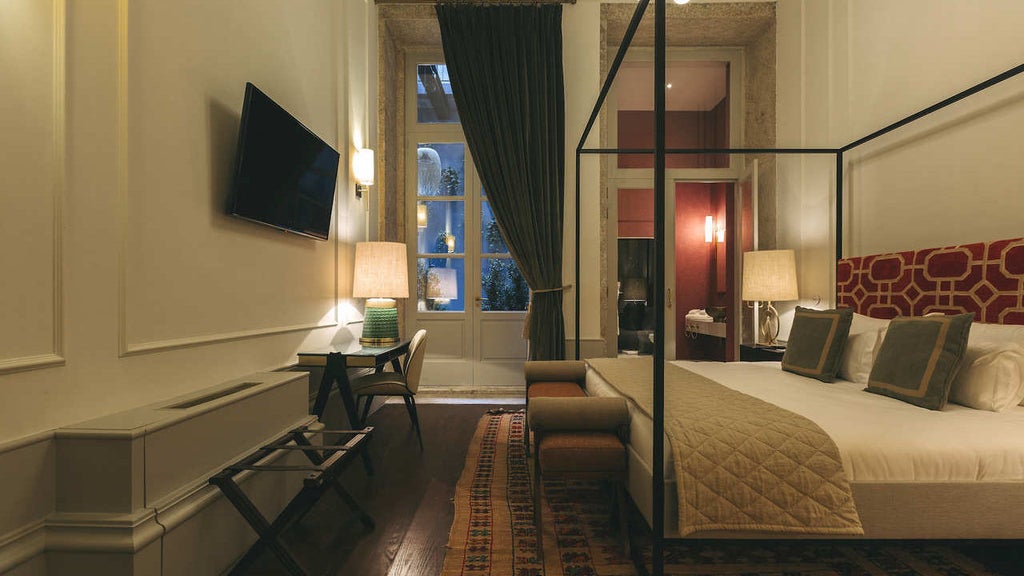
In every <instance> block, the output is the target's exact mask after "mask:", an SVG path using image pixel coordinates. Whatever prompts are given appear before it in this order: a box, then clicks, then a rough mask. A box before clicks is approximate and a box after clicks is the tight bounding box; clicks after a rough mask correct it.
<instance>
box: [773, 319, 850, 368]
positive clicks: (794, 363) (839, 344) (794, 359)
mask: <svg viewBox="0 0 1024 576" xmlns="http://www.w3.org/2000/svg"><path fill="white" fill-rule="evenodd" d="M852 322H853V309H852V308H841V309H839V310H813V309H811V308H803V307H801V306H797V307H796V313H795V314H794V315H793V327H792V328H791V329H790V331H789V341H788V342H787V343H786V353H785V354H784V355H783V356H782V369H783V370H786V371H787V372H793V373H794V374H800V375H801V376H809V377H811V378H817V379H818V380H821V381H822V382H831V381H833V380H835V378H836V372H838V371H839V360H840V359H841V358H842V356H843V346H845V345H846V337H847V336H849V335H850V323H852Z"/></svg>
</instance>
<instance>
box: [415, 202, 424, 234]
mask: <svg viewBox="0 0 1024 576" xmlns="http://www.w3.org/2000/svg"><path fill="white" fill-rule="evenodd" d="M416 227H417V228H426V227H427V205H426V204H424V203H422V202H420V203H419V204H417V205H416Z"/></svg>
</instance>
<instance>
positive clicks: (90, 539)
mask: <svg viewBox="0 0 1024 576" xmlns="http://www.w3.org/2000/svg"><path fill="white" fill-rule="evenodd" d="M163 535H164V528H163V526H161V525H160V524H159V523H158V522H157V521H156V511H154V510H152V509H149V508H144V509H142V510H141V511H140V512H138V513H134V514H95V513H74V514H68V513H63V514H51V515H50V517H49V518H47V519H46V551H47V552H89V553H97V552H99V553H107V554H110V553H114V554H134V553H135V552H138V551H139V550H142V549H143V548H145V547H146V546H148V545H150V544H152V543H153V542H155V541H157V540H159V539H160V537H161V536H163Z"/></svg>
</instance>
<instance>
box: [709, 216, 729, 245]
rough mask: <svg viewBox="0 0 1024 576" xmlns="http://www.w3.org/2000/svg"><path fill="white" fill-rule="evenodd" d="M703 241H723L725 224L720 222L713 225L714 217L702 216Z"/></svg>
mask: <svg viewBox="0 0 1024 576" xmlns="http://www.w3.org/2000/svg"><path fill="white" fill-rule="evenodd" d="M704 242H706V243H708V244H711V243H712V242H725V226H722V225H721V224H719V225H718V227H717V228H716V227H715V219H714V218H713V217H711V216H707V217H705V218H704Z"/></svg>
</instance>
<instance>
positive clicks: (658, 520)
mask: <svg viewBox="0 0 1024 576" xmlns="http://www.w3.org/2000/svg"><path fill="white" fill-rule="evenodd" d="M665 2H666V0H654V148H653V149H650V148H584V145H585V144H586V141H587V138H588V137H589V136H590V132H591V130H592V129H593V128H594V124H595V123H596V122H597V118H598V115H599V114H600V112H601V108H602V107H603V106H604V102H605V99H606V98H607V96H608V92H609V90H610V89H611V86H612V83H613V82H614V81H615V75H616V74H617V73H618V71H619V67H620V66H621V65H622V61H623V59H624V58H625V56H626V52H627V50H628V49H629V46H630V44H632V42H633V36H634V35H635V34H636V31H637V28H638V27H639V26H640V21H641V20H642V19H643V16H644V13H645V12H646V11H647V6H648V5H649V4H650V3H651V0H640V1H639V3H638V4H637V7H636V10H634V12H633V17H632V19H631V20H630V22H629V26H627V27H626V33H625V35H624V36H623V38H622V43H621V44H619V50H618V52H617V53H616V54H615V59H614V60H613V61H612V64H611V68H610V69H609V70H608V77H607V78H605V80H604V85H603V86H602V87H601V93H600V94H599V95H598V97H597V102H596V103H595V104H594V109H593V111H591V113H590V119H589V120H588V121H587V126H586V128H584V129H583V135H582V136H580V140H579V144H577V146H576V197H575V204H576V206H575V208H576V244H575V251H576V252H575V253H576V264H575V281H574V282H575V285H576V286H580V259H579V253H580V159H581V157H582V155H583V154H599V155H600V154H648V155H650V154H653V155H654V174H655V180H654V270H655V273H654V295H653V298H652V300H654V310H655V326H654V341H655V343H656V344H657V345H655V346H654V355H653V356H654V390H653V393H654V394H653V395H654V407H653V408H654V414H653V420H654V430H653V434H654V438H653V441H654V450H653V462H652V468H653V471H652V476H653V478H652V483H653V486H652V488H653V509H652V511H651V524H652V526H651V530H652V532H653V536H654V538H653V547H652V550H651V563H652V566H651V568H652V574H653V575H654V576H662V574H664V554H663V552H664V540H665V455H664V454H665V452H664V449H665V348H664V346H663V344H662V343H664V342H665V307H664V305H663V302H662V300H663V299H664V294H665V264H664V263H665V243H664V241H663V239H664V236H665V157H666V155H668V154H812V155H813V154H832V155H834V156H835V158H836V171H835V194H836V196H835V227H836V228H835V252H836V262H837V263H838V261H839V260H840V259H842V257H843V166H844V162H843V155H844V154H845V153H846V152H849V151H850V150H853V149H854V148H856V147H858V146H861V145H862V144H866V143H868V142H870V141H872V140H874V139H876V138H879V137H881V136H883V135H885V134H888V133H889V132H892V131H893V130H896V129H898V128H901V127H903V126H906V125H907V124H910V123H911V122H914V121H915V120H918V119H920V118H923V117H925V116H927V115H929V114H931V113H933V112H936V111H938V110H941V109H943V108H946V107H947V106H950V105H952V104H954V103H956V102H959V101H960V100H963V99H965V98H967V97H969V96H971V95H973V94H976V93H978V92H981V91H982V90H985V89H986V88H989V87H991V86H994V85H996V84H998V83H1000V82H1002V81H1004V80H1008V79H1010V78H1012V77H1014V76H1017V75H1018V74H1020V73H1022V72H1024V64H1020V65H1018V66H1015V67H1013V68H1011V69H1009V70H1007V71H1006V72H1003V73H1001V74H998V75H996V76H993V77H992V78H989V79H988V80H985V81H984V82H981V83H979V84H976V85H974V86H972V87H970V88H968V89H966V90H964V91H962V92H959V93H957V94H955V95H953V96H950V97H949V98H946V99H945V100H942V101H941V102H937V103H935V104H933V105H931V106H929V107H927V108H924V109H923V110H920V111H918V112H915V113H914V114H911V115H909V116H907V117H905V118H903V119H901V120H898V121H896V122H893V123H892V124H889V125H888V126H885V127H884V128H881V129H879V130H876V131H875V132H872V133H871V134H868V135H867V136H864V137H863V138H860V139H858V140H854V141H853V142H851V143H849V144H847V145H845V146H842V147H839V148H666V147H665V61H666V59H665V46H666V38H665ZM574 293H575V294H574V295H575V317H574V323H575V325H574V339H575V346H574V349H575V357H576V359H577V360H579V359H580V291H579V290H575V291H574Z"/></svg>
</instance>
